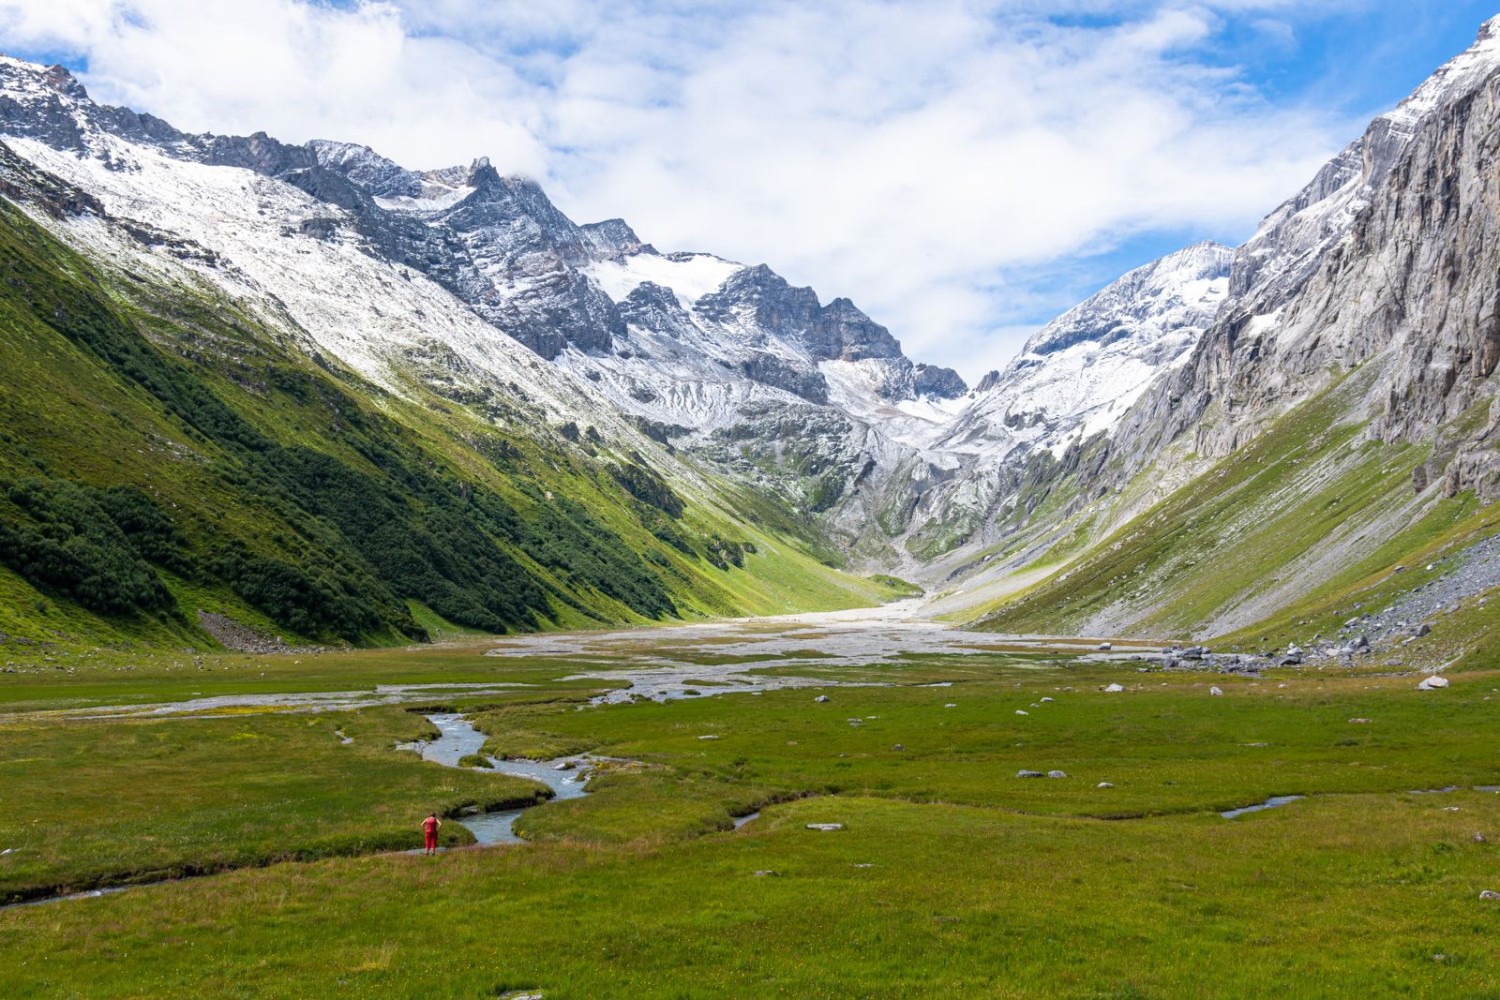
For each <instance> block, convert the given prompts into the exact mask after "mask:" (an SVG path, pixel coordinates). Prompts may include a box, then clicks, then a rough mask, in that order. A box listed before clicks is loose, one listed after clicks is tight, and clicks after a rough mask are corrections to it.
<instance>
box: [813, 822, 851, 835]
mask: <svg viewBox="0 0 1500 1000" xmlns="http://www.w3.org/2000/svg"><path fill="white" fill-rule="evenodd" d="M807 828H808V829H809V830H819V831H821V832H823V833H832V832H833V831H835V830H842V829H843V828H844V824H842V823H809V824H807Z"/></svg>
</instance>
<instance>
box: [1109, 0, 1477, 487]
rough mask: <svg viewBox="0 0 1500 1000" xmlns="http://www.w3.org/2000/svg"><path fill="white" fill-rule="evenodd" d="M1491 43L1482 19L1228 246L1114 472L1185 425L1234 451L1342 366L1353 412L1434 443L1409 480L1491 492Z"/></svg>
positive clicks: (1211, 445)
mask: <svg viewBox="0 0 1500 1000" xmlns="http://www.w3.org/2000/svg"><path fill="white" fill-rule="evenodd" d="M1497 69H1500V41H1497V39H1496V37H1495V31H1494V26H1493V22H1492V24H1491V25H1487V26H1486V29H1485V31H1484V32H1483V33H1482V34H1481V36H1480V40H1479V42H1478V43H1477V44H1476V45H1475V47H1474V48H1472V49H1470V50H1469V51H1468V52H1466V53H1464V54H1463V55H1461V56H1459V57H1458V58H1457V59H1455V60H1453V61H1452V62H1450V63H1449V64H1448V65H1447V66H1445V67H1443V69H1441V70H1439V71H1438V73H1436V74H1435V75H1434V76H1433V77H1432V78H1431V79H1430V80H1429V81H1428V82H1427V83H1425V84H1423V86H1422V87H1421V88H1419V89H1418V91H1417V92H1416V93H1415V94H1413V95H1412V97H1411V98H1408V100H1407V101H1405V102H1403V103H1402V105H1401V106H1400V107H1399V108H1398V109H1397V110H1396V111H1394V112H1392V113H1390V114H1389V115H1383V116H1381V117H1380V118H1378V119H1376V120H1375V122H1374V123H1372V124H1371V126H1370V128H1369V129H1368V130H1367V131H1366V133H1365V134H1364V136H1362V137H1361V138H1360V139H1359V140H1357V141H1356V142H1355V143H1353V144H1352V145H1351V146H1350V147H1349V148H1348V149H1346V150H1345V151H1344V152H1343V153H1342V154H1340V156H1339V157H1337V158H1336V159H1335V160H1333V161H1332V162H1331V163H1329V164H1328V165H1327V166H1326V167H1325V168H1324V169H1323V170H1322V171H1320V172H1319V173H1318V175H1317V176H1316V177H1315V178H1314V179H1313V181H1312V183H1310V184H1309V185H1308V186H1307V188H1305V189H1304V190H1303V191H1302V192H1301V193H1299V194H1298V195H1297V196H1296V197H1295V198H1293V199H1292V200H1290V201H1289V202H1287V203H1286V204H1285V205H1283V206H1282V207H1281V208H1279V209H1277V211H1276V212H1274V213H1272V214H1271V215H1270V216H1269V217H1267V219H1266V221H1265V222H1264V223H1263V224H1262V226H1261V228H1260V230H1259V231H1258V232H1257V233H1256V235H1255V236H1254V237H1253V238H1252V239H1251V240H1250V241H1249V242H1248V243H1246V244H1245V245H1244V246H1243V247H1241V248H1240V249H1239V251H1237V252H1236V254H1235V258H1234V264H1233V268H1232V271H1231V276H1230V287H1231V291H1232V296H1233V297H1232V298H1231V299H1230V300H1229V302H1227V303H1226V304H1225V306H1224V308H1223V310H1222V312H1221V313H1220V317H1219V319H1218V321H1217V322H1216V323H1215V324H1214V326H1213V327H1212V328H1211V329H1210V330H1209V331H1208V332H1207V333H1206V334H1205V335H1204V337H1203V339H1202V342H1201V343H1200V344H1199V346H1198V348H1197V350H1196V352H1195V354H1194V356H1193V358H1192V360H1191V361H1190V363H1189V364H1188V365H1186V366H1185V367H1184V368H1182V369H1181V370H1180V371H1179V372H1177V373H1176V374H1174V375H1173V376H1172V377H1170V378H1168V379H1166V380H1164V381H1163V382H1162V383H1161V384H1160V385H1159V386H1157V387H1156V388H1154V389H1153V390H1152V391H1150V392H1149V393H1148V394H1147V396H1146V397H1145V398H1143V400H1142V402H1141V404H1140V405H1139V406H1138V407H1137V408H1136V410H1135V411H1134V412H1133V413H1132V414H1131V415H1130V416H1129V417H1128V418H1127V420H1126V422H1125V424H1124V425H1122V429H1121V433H1120V435H1119V440H1118V445H1117V448H1116V452H1117V454H1118V455H1120V456H1121V457H1122V458H1124V459H1125V460H1126V462H1127V464H1128V465H1129V467H1131V468H1135V467H1138V466H1139V464H1140V463H1141V462H1142V461H1144V460H1149V456H1151V455H1154V454H1156V453H1158V452H1159V451H1160V449H1161V447H1163V446H1164V445H1165V444H1166V443H1168V442H1170V441H1172V440H1173V439H1175V438H1177V437H1179V436H1181V435H1183V434H1187V433H1191V434H1192V441H1193V447H1194V449H1195V450H1196V451H1197V452H1198V453H1199V454H1201V455H1206V456H1221V455H1225V454H1228V453H1229V452H1230V451H1232V450H1234V449H1235V448H1237V447H1239V446H1240V445H1241V444H1243V443H1244V442H1245V441H1247V440H1248V439H1249V438H1250V437H1252V436H1254V434H1256V433H1258V431H1259V430H1260V429H1261V428H1262V427H1264V426H1265V424H1266V423H1267V422H1268V421H1269V420H1271V419H1274V417H1276V416H1277V415H1279V414H1280V413H1282V412H1284V411H1285V410H1286V409H1287V408H1288V407H1289V406H1291V405H1294V404H1295V403H1297V402H1298V401H1300V400H1302V399H1306V398H1308V397H1309V396H1310V395H1312V394H1313V393H1315V392H1317V391H1320V390H1321V389H1322V388H1324V387H1326V386H1327V385H1328V384H1329V383H1330V381H1331V380H1332V379H1335V378H1339V377H1341V375H1342V374H1343V373H1345V372H1348V371H1349V370H1351V369H1353V368H1355V367H1359V366H1363V365H1373V366H1375V367H1374V368H1373V369H1372V370H1373V371H1376V372H1377V377H1375V378H1374V379H1373V380H1372V382H1371V385H1370V388H1369V390H1368V391H1367V393H1366V394H1365V397H1364V400H1363V403H1362V409H1361V412H1359V413H1356V414H1353V415H1354V416H1356V417H1360V418H1363V419H1366V420H1368V421H1369V428H1370V433H1371V434H1372V435H1373V436H1375V437H1378V438H1380V439H1382V440H1385V441H1419V440H1431V439H1432V438H1433V437H1434V428H1444V429H1442V430H1440V431H1439V432H1438V433H1437V434H1436V438H1437V442H1436V447H1435V448H1434V452H1433V459H1432V461H1431V462H1430V463H1429V466H1428V467H1427V468H1425V469H1424V470H1421V471H1420V472H1419V475H1418V477H1417V482H1416V484H1415V485H1416V486H1417V488H1418V489H1419V490H1421V489H1425V488H1426V487H1427V486H1428V485H1429V484H1432V483H1439V482H1441V483H1443V485H1444V490H1445V491H1447V492H1453V491H1456V490H1458V489H1466V488H1473V489H1475V490H1477V491H1478V492H1479V493H1480V495H1481V496H1482V497H1484V498H1486V499H1493V498H1495V497H1497V496H1500V463H1497V460H1496V450H1495V447H1494V445H1495V443H1496V440H1497V436H1500V428H1497V424H1496V420H1495V418H1494V416H1491V417H1490V418H1489V419H1485V420H1479V421H1470V422H1468V425H1467V426H1450V427H1444V425H1449V424H1455V425H1456V424H1463V423H1464V422H1463V421H1460V420H1459V418H1460V417H1462V416H1463V415H1465V414H1466V413H1467V412H1471V409H1470V408H1471V407H1475V406H1476V404H1482V403H1487V402H1489V401H1492V400H1493V399H1494V395H1495V387H1494V381H1493V379H1492V377H1491V376H1492V375H1493V374H1494V371H1495V368H1496V365H1497V363H1500V320H1497V318H1496V315H1497V313H1496V308H1497V305H1500V302H1497V298H1500V289H1497V284H1496V282H1495V280H1494V274H1495V271H1496V267H1497V265H1500V218H1497V215H1496V213H1495V212H1494V211H1493V209H1492V207H1491V206H1493V205H1494V204H1495V200H1496V199H1497V198H1500V177H1497V176H1496V172H1495V171H1494V169H1493V165H1492V163H1493V156H1494V150H1495V148H1496V145H1497V143H1500V79H1497Z"/></svg>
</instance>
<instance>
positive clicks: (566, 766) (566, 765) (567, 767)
mask: <svg viewBox="0 0 1500 1000" xmlns="http://www.w3.org/2000/svg"><path fill="white" fill-rule="evenodd" d="M698 738H699V739H700V740H701V739H705V738H706V737H703V736H700V737H698ZM711 738H712V739H718V737H717V736H714V737H711ZM577 766H578V765H577V764H575V763H573V762H572V761H571V760H560V761H558V762H557V765H556V766H555V767H553V768H552V770H554V771H571V770H573V768H575V767H577Z"/></svg>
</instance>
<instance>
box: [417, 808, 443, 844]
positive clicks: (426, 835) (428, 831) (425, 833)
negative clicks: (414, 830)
mask: <svg viewBox="0 0 1500 1000" xmlns="http://www.w3.org/2000/svg"><path fill="white" fill-rule="evenodd" d="M442 827H443V821H442V820H440V819H438V818H437V813H435V812H432V813H428V814H427V818H426V819H424V820H423V821H422V842H423V843H424V844H425V845H426V853H428V854H436V853H437V835H438V831H439V830H441V829H442Z"/></svg>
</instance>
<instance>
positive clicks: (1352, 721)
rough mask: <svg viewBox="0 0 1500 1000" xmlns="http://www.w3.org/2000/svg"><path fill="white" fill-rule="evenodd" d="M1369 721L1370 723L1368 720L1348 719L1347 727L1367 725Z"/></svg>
mask: <svg viewBox="0 0 1500 1000" xmlns="http://www.w3.org/2000/svg"><path fill="white" fill-rule="evenodd" d="M1369 721H1370V720H1369V719H1350V720H1349V725H1351V726H1362V725H1367V724H1369Z"/></svg>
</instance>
